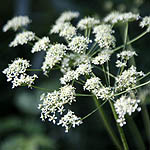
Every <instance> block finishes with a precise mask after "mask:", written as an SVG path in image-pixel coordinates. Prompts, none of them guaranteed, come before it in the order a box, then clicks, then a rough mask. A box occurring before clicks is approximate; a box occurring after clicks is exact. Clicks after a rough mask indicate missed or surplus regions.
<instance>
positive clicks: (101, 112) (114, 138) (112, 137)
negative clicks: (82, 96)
mask: <svg viewBox="0 0 150 150" xmlns="http://www.w3.org/2000/svg"><path fill="white" fill-rule="evenodd" d="M93 100H94V102H95V105H96V106H97V107H98V108H99V109H98V111H99V115H100V116H101V118H102V120H103V123H104V125H105V128H106V130H107V132H108V133H109V135H110V137H111V139H112V141H113V142H114V143H115V145H116V146H117V148H118V149H120V150H121V149H122V146H121V144H120V142H119V140H118V138H117V136H116V135H115V133H114V131H113V129H112V127H111V124H110V123H109V122H108V119H107V118H106V115H105V113H104V111H103V109H102V107H99V105H100V104H99V101H98V99H97V98H96V97H95V96H93Z"/></svg>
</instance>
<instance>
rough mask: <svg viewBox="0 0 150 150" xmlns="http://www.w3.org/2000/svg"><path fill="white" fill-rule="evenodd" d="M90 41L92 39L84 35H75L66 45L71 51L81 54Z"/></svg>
mask: <svg viewBox="0 0 150 150" xmlns="http://www.w3.org/2000/svg"><path fill="white" fill-rule="evenodd" d="M90 42H92V41H91V40H89V39H88V38H86V37H84V36H75V37H74V38H72V41H71V42H70V43H69V44H68V46H69V49H70V50H71V51H73V52H75V53H79V54H82V53H84V52H85V51H86V50H87V49H88V44H89V43H90Z"/></svg>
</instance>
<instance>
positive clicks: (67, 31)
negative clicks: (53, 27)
mask: <svg viewBox="0 0 150 150" xmlns="http://www.w3.org/2000/svg"><path fill="white" fill-rule="evenodd" d="M75 35H76V28H75V27H73V26H72V25H69V24H66V26H65V25H64V28H63V29H61V30H60V33H59V36H60V37H64V38H66V39H67V40H71V39H72V38H73V37H74V36H75Z"/></svg>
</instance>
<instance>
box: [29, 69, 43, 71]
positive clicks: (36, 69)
mask: <svg viewBox="0 0 150 150" xmlns="http://www.w3.org/2000/svg"><path fill="white" fill-rule="evenodd" d="M27 71H42V69H27Z"/></svg>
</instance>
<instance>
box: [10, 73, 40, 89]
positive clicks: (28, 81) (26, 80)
mask: <svg viewBox="0 0 150 150" xmlns="http://www.w3.org/2000/svg"><path fill="white" fill-rule="evenodd" d="M36 78H38V76H37V75H36V74H34V75H33V76H29V75H27V74H25V73H24V74H21V75H20V76H17V77H15V78H14V80H13V81H12V84H13V86H12V88H15V87H17V86H22V85H28V87H32V84H34V81H35V79H36Z"/></svg>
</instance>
